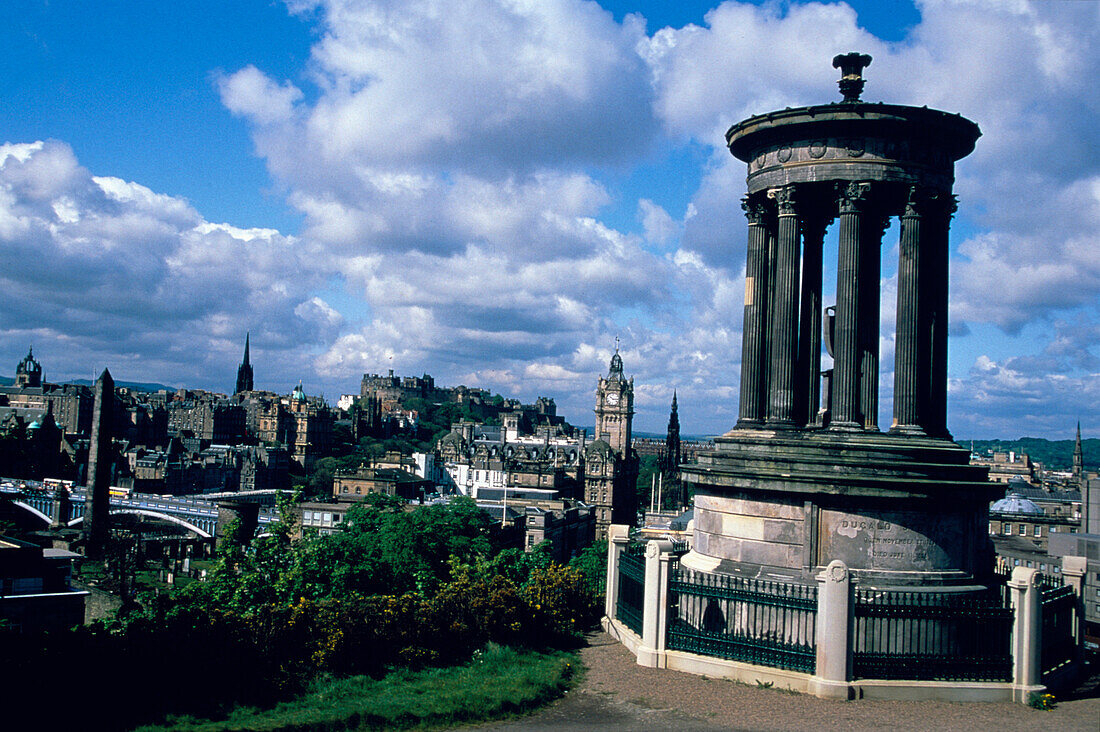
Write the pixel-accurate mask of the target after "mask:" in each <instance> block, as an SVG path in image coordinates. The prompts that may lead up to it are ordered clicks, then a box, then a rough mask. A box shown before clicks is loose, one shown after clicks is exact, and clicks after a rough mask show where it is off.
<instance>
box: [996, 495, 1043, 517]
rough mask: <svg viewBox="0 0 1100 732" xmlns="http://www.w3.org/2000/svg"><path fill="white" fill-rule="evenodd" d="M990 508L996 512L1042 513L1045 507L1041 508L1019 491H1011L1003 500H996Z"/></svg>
mask: <svg viewBox="0 0 1100 732" xmlns="http://www.w3.org/2000/svg"><path fill="white" fill-rule="evenodd" d="M989 510H990V511H993V512H996V513H1030V514H1040V515H1041V514H1042V513H1043V509H1041V508H1039V506H1038V505H1036V504H1035V502H1034V501H1030V500H1028V499H1027V498H1024V497H1023V496H1021V495H1020V494H1019V493H1009V494H1008V495H1007V496H1005V497H1004V498H1002V499H1001V500H999V501H994V502H993V505H992V506H990V507H989Z"/></svg>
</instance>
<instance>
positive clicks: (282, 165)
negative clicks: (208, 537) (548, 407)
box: [0, 0, 1100, 439]
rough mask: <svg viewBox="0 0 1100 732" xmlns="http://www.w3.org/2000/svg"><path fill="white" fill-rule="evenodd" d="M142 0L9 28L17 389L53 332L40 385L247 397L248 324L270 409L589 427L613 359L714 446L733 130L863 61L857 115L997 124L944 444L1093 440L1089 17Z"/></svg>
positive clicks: (13, 20) (961, 226)
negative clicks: (438, 405) (483, 402)
mask: <svg viewBox="0 0 1100 732" xmlns="http://www.w3.org/2000/svg"><path fill="white" fill-rule="evenodd" d="M133 5H134V4H129V3H119V4H117V5H115V4H108V5H107V6H106V8H107V10H104V7H105V6H104V5H103V4H101V3H90V2H75V3H69V4H66V6H65V7H64V8H61V7H57V6H54V5H50V4H48V3H44V2H31V1H29V0H27V1H19V2H15V3H12V4H11V5H9V6H8V7H7V8H6V11H7V12H6V13H5V14H6V15H7V16H9V17H8V18H7V22H6V23H5V30H4V31H3V33H4V36H5V44H4V50H0V56H2V57H3V58H4V59H5V62H6V63H7V64H8V68H9V69H11V70H12V73H10V74H8V75H6V78H5V79H3V80H2V81H0V90H2V92H0V94H2V96H3V98H4V99H5V100H7V102H8V103H7V104H6V105H4V109H3V110H0V130H4V134H3V136H2V139H0V143H3V146H2V147H0V261H2V262H3V265H4V266H3V272H4V274H0V280H2V282H3V284H4V286H3V287H2V288H0V293H2V294H0V298H2V302H3V306H2V307H0V364H10V366H0V373H2V374H4V375H8V374H9V373H10V372H9V369H11V370H14V366H15V364H16V363H17V362H18V361H19V359H21V358H22V357H23V356H24V355H25V354H26V352H27V348H28V347H29V346H33V347H34V350H35V355H36V357H37V358H38V359H39V360H40V361H41V362H42V364H43V368H44V371H45V378H46V379H47V380H50V381H64V380H68V379H71V378H94V375H93V372H94V373H98V371H100V370H101V369H102V368H103V367H104V366H107V367H109V368H110V369H111V372H112V374H114V375H115V377H116V378H117V379H120V380H126V381H142V382H151V381H158V382H163V383H166V384H170V385H176V386H188V387H193V388H207V389H211V390H214V391H226V390H228V389H230V388H231V387H232V385H233V383H234V381H233V376H234V374H235V371H236V367H237V364H238V363H239V362H240V357H241V354H242V350H243V345H244V337H245V333H246V331H251V334H252V335H251V350H252V358H251V360H252V362H253V364H254V365H255V368H256V385H257V387H258V388H267V389H272V390H275V391H279V392H284V391H289V390H290V389H291V388H292V387H293V385H294V384H296V383H297V382H298V380H299V379H301V380H303V382H304V384H305V386H306V390H307V391H308V392H309V393H320V392H323V393H325V394H326V396H328V397H329V398H330V400H331V401H334V400H335V398H336V397H337V396H338V395H339V394H340V393H356V392H357V391H358V389H357V385H358V381H359V379H360V378H361V376H362V374H363V373H366V372H373V373H385V371H386V370H387V369H389V368H393V369H394V371H395V373H398V374H402V375H414V374H421V373H424V372H427V373H431V374H432V375H433V376H435V377H436V379H437V380H438V381H439V382H440V383H448V384H459V383H465V384H467V385H469V386H477V387H482V388H486V389H491V390H493V391H495V392H500V393H502V394H505V395H507V396H515V397H517V398H520V399H522V400H523V401H525V402H528V401H533V400H534V398H535V397H536V396H539V395H545V396H552V397H554V398H555V400H556V401H557V403H558V407H559V411H560V413H562V414H563V415H565V416H566V417H567V418H569V419H570V421H572V422H574V423H579V424H585V423H587V421H588V420H589V419H590V417H588V416H587V415H591V410H592V399H593V389H592V383H593V378H594V376H595V375H597V374H600V373H602V372H603V371H604V370H605V369H606V364H607V361H608V359H609V358H610V355H611V353H612V352H613V350H614V348H615V344H616V338H618V339H621V345H620V348H621V353H622V355H623V361H624V365H625V370H626V372H627V374H629V375H633V376H634V377H635V381H636V392H635V403H636V408H637V410H638V416H637V417H636V425H637V428H638V429H640V430H642V431H646V432H651V433H658V434H659V433H661V432H663V427H664V424H665V423H666V422H667V419H668V409H669V404H670V402H671V399H672V392H673V390H674V389H675V390H677V392H678V396H679V404H680V415H681V419H682V421H683V424H684V431H685V433H691V434H716V433H717V434H720V433H722V432H724V431H726V430H727V429H729V428H731V427H732V426H733V424H734V422H735V421H736V414H737V383H738V375H739V372H738V363H739V359H740V348H741V331H740V321H741V310H742V304H743V300H742V293H743V292H744V273H743V263H744V259H745V258H744V249H745V228H746V227H745V222H744V218H743V216H742V214H741V211H740V206H739V199H740V197H741V196H742V195H744V192H745V182H744V175H745V170H744V166H743V164H742V163H740V162H738V161H736V160H734V159H733V158H732V156H730V155H729V153H728V151H727V150H725V148H724V147H723V138H722V135H723V133H724V132H725V130H726V128H728V127H729V125H731V124H733V123H735V122H737V121H739V120H741V119H743V118H745V117H747V116H749V115H751V114H755V113H759V112H763V111H767V110H768V109H775V108H781V107H784V106H800V105H805V104H818V103H827V102H830V101H836V100H838V99H839V94H838V93H837V91H836V86H835V81H836V77H837V72H836V71H835V70H834V69H833V68H832V67H831V65H830V61H831V59H832V57H833V55H835V54H836V53H842V52H847V51H852V50H856V51H860V52H864V53H869V54H870V55H871V56H872V57H873V59H874V60H873V62H872V64H871V66H870V67H869V68H868V69H867V70H866V72H865V77H866V78H867V88H866V91H865V93H864V99H865V100H868V101H879V100H881V101H885V102H889V103H900V104H915V105H918V106H919V105H923V104H927V105H928V106H930V107H934V108H938V109H943V110H945V111H948V112H952V113H954V112H958V113H961V114H963V115H964V116H966V117H968V118H970V119H973V120H974V121H976V122H977V123H978V124H979V125H980V126H981V129H982V132H983V136H982V137H981V138H980V139H979V140H978V143H977V147H976V150H975V152H974V154H973V155H972V156H971V157H970V158H967V159H966V160H964V161H962V162H961V163H960V164H959V166H958V169H957V175H958V179H957V182H956V187H955V190H956V192H957V193H958V194H959V198H960V204H959V212H958V215H957V217H956V222H955V225H954V227H953V230H952V303H951V316H952V327H953V337H952V340H951V363H950V375H951V385H950V404H949V425H950V428H951V430H952V432H953V433H954V434H955V436H956V437H959V438H961V439H969V438H975V439H980V438H984V437H1004V438H1013V437H1018V436H1020V435H1025V434H1026V435H1031V436H1037V437H1049V438H1055V439H1058V438H1064V437H1065V436H1067V435H1069V434H1070V432H1071V429H1072V424H1073V423H1074V422H1075V421H1076V420H1077V419H1080V420H1081V422H1082V428H1083V430H1084V432H1085V434H1086V436H1090V435H1089V433H1090V432H1091V433H1092V434H1094V435H1095V434H1097V430H1100V409H1098V408H1097V407H1095V406H1093V404H1095V403H1098V402H1100V400H1097V399H1096V398H1095V397H1096V396H1097V395H1098V393H1100V359H1098V354H1097V353H1096V352H1095V346H1094V343H1095V342H1096V340H1097V339H1096V336H1097V334H1098V333H1100V312H1098V307H1097V306H1098V297H1100V260H1098V258H1097V257H1096V256H1095V254H1094V248H1095V244H1096V236H1097V231H1098V230H1100V161H1097V160H1096V159H1095V156H1090V155H1089V154H1088V151H1089V150H1091V149H1094V148H1095V141H1096V139H1097V130H1096V122H1095V117H1096V112H1097V111H1098V110H1100V92H1098V91H1097V89H1096V88H1095V85H1093V84H1092V83H1091V80H1092V79H1094V78H1095V77H1096V75H1097V73H1098V72H1100V51H1098V50H1096V49H1100V38H1097V36H1098V35H1100V22H1097V21H1098V20H1100V5H1097V4H1094V3H1027V2H1019V3H1012V4H1008V3H987V2H923V3H918V4H917V5H916V6H913V5H910V4H909V3H904V2H902V3H894V4H889V5H886V6H883V5H882V4H878V3H869V2H865V3H864V2H857V3H852V4H843V3H829V4H818V3H794V2H792V3H765V4H763V5H756V4H751V3H736V2H727V3H723V4H721V5H717V4H713V5H715V6H716V7H711V5H712V4H711V3H688V4H682V5H680V6H678V7H677V8H669V7H665V5H664V4H660V3H631V2H625V1H617V2H607V3H602V5H603V7H600V6H599V5H596V4H595V3H585V2H578V1H575V0H552V1H547V2H541V3H537V4H531V5H525V4H516V3H497V2H491V1H490V0H468V1H466V2H456V3H447V4H445V5H443V6H438V7H437V6H436V5H435V4H434V3H430V2H412V3H408V2H404V3H392V4H391V3H369V4H368V3H359V2H352V1H351V0H347V1H345V0H328V1H326V2H320V1H319V2H309V1H307V0H296V1H293V2H289V3H287V4H285V5H284V4H279V3H269V2H266V0H255V1H254V2H242V3H233V4H230V5H232V7H229V8H227V7H224V5H225V4H219V3H213V2H198V3H188V4H185V5H187V7H174V6H169V5H164V6H161V5H160V4H153V5H155V7H145V4H137V6H133ZM765 39H766V42H765ZM831 234H832V236H831V240H832V244H831V245H832V246H835V227H834V230H833V231H832V232H831ZM897 237H898V225H897V222H896V221H895V222H894V223H893V225H892V226H891V228H890V229H889V230H888V232H887V234H886V237H885V239H884V257H883V259H884V262H892V261H893V260H894V259H895V257H894V256H892V255H891V254H890V253H889V252H890V250H891V249H895V250H896V246H897ZM826 246H830V243H829V240H827V244H826ZM826 261H829V258H828V257H826ZM830 277H832V278H833V279H832V282H830V281H829V278H830ZM894 282H895V272H894V271H893V269H892V265H890V266H889V267H887V268H886V269H884V272H883V302H882V331H881V351H882V392H883V399H882V404H881V408H882V412H883V413H884V414H885V415H889V410H890V407H891V399H890V391H891V389H892V370H893V312H894V307H895V303H894V301H893V298H894V297H896V288H895V286H894ZM834 289H835V271H834V272H828V271H827V273H826V287H825V293H824V300H825V303H826V304H831V303H832V302H833V299H832V298H833V294H832V293H833V290H834ZM1090 397H1092V398H1090ZM882 423H883V424H889V419H888V418H887V419H885V421H882ZM1093 425H1098V426H1097V427H1096V428H1094V427H1093Z"/></svg>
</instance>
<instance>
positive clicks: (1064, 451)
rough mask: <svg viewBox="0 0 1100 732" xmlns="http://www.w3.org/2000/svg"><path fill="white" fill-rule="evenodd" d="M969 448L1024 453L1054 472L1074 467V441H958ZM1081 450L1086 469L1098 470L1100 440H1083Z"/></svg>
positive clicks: (1037, 439) (1039, 439) (1026, 438)
mask: <svg viewBox="0 0 1100 732" xmlns="http://www.w3.org/2000/svg"><path fill="white" fill-rule="evenodd" d="M956 441H957V442H958V443H959V444H960V445H962V446H963V447H967V448H969V447H970V445H971V443H972V442H973V445H974V451H975V452H978V453H984V452H986V451H987V450H993V451H994V452H1010V451H1012V452H1016V453H1024V454H1026V455H1027V456H1028V457H1030V458H1031V460H1032V462H1038V463H1042V464H1043V466H1044V467H1047V468H1050V469H1052V470H1069V469H1070V468H1072V467H1073V444H1074V441H1073V440H1044V439H1042V438H1041V437H1020V438H1019V439H1016V440H973V441H971V440H956ZM1081 450H1082V452H1084V454H1085V467H1086V468H1092V469H1096V467H1097V466H1100V440H1095V439H1088V440H1081Z"/></svg>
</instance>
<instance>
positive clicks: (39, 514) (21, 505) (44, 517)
mask: <svg viewBox="0 0 1100 732" xmlns="http://www.w3.org/2000/svg"><path fill="white" fill-rule="evenodd" d="M12 503H13V504H14V505H16V506H19V508H22V509H24V510H26V511H30V512H31V513H32V514H34V515H35V517H37V518H40V519H42V520H43V521H45V522H46V523H47V524H48V523H50V521H51V520H52V519H51V518H50V517H49V516H47V515H46V514H44V513H42V512H41V511H39V510H38V509H37V508H35V507H34V506H31V505H30V504H27V503H24V502H23V501H12Z"/></svg>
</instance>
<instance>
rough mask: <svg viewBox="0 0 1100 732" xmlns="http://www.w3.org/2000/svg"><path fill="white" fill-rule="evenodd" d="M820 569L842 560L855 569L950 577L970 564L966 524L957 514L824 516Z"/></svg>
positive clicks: (832, 513)
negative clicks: (946, 573)
mask: <svg viewBox="0 0 1100 732" xmlns="http://www.w3.org/2000/svg"><path fill="white" fill-rule="evenodd" d="M818 526H819V529H820V534H819V543H818V547H819V552H820V555H819V556H818V558H817V564H819V565H824V564H828V563H829V562H830V561H832V560H834V559H840V560H842V561H843V562H844V563H845V564H847V565H848V566H849V567H852V568H853V569H877V570H885V571H898V572H905V571H915V572H921V571H924V572H930V571H948V570H953V569H960V568H962V567H963V566H964V564H965V559H964V557H965V555H966V551H967V547H968V546H969V541H968V537H967V535H966V530H965V526H966V523H965V520H964V518H963V517H962V516H960V515H958V514H953V513H947V514H940V513H930V512H925V511H883V512H876V513H875V514H873V515H863V516H860V515H857V514H852V513H846V512H843V511H837V510H822V511H821V518H820V522H819V524H818Z"/></svg>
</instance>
